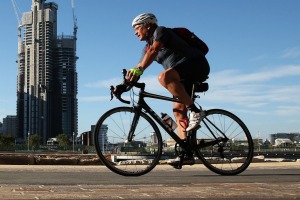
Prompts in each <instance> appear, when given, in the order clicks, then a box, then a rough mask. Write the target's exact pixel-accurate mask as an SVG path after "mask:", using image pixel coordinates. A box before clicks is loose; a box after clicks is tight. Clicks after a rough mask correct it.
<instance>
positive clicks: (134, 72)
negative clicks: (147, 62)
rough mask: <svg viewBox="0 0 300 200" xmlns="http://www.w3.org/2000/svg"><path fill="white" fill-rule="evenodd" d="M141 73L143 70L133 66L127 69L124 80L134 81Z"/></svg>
mask: <svg viewBox="0 0 300 200" xmlns="http://www.w3.org/2000/svg"><path fill="white" fill-rule="evenodd" d="M142 74H143V71H142V70H141V69H139V68H133V69H130V70H128V71H127V74H126V80H128V81H131V82H136V81H137V80H138V79H139V77H140V76H141V75H142Z"/></svg>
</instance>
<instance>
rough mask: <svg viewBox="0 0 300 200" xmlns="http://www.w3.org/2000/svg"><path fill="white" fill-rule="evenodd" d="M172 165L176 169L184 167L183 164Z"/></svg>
mask: <svg viewBox="0 0 300 200" xmlns="http://www.w3.org/2000/svg"><path fill="white" fill-rule="evenodd" d="M172 167H174V168H175V169H182V165H174V166H172Z"/></svg>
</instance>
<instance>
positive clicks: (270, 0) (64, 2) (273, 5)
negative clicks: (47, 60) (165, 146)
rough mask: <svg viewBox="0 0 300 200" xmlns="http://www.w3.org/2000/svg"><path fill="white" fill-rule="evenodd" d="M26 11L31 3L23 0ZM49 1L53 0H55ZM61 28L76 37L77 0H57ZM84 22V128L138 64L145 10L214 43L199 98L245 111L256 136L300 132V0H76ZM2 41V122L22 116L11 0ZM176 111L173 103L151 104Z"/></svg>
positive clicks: (151, 83)
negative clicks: (138, 26) (137, 20)
mask: <svg viewBox="0 0 300 200" xmlns="http://www.w3.org/2000/svg"><path fill="white" fill-rule="evenodd" d="M16 2H17V4H18V7H19V10H20V11H21V12H27V11H30V8H31V7H30V6H31V0H16ZM47 2H50V1H48V0H47ZM54 2H56V3H57V4H58V5H59V10H58V33H59V34H62V33H64V34H72V31H73V29H72V28H73V18H72V9H71V0H56V1H54ZM74 2H75V13H76V16H77V19H78V26H79V29H78V43H77V55H78V57H79V60H78V62H77V72H78V78H79V80H78V101H79V104H78V109H79V118H78V129H79V133H81V132H83V131H87V130H90V126H91V125H92V124H95V123H96V121H97V120H98V118H99V117H100V116H101V114H103V113H104V112H105V111H107V110H108V109H110V108H113V107H116V106H123V105H122V103H120V102H118V101H116V100H113V101H109V100H110V93H109V86H110V85H116V84H118V83H120V82H121V73H120V72H121V69H123V68H127V69H128V68H131V67H133V66H135V65H136V64H137V62H138V61H139V59H140V56H141V49H142V48H143V45H144V43H142V42H140V41H139V40H138V38H137V37H136V36H135V35H134V32H133V29H132V28H131V21H132V19H133V18H134V17H135V16H136V15H138V14H140V13H143V12H152V13H154V14H156V16H157V18H158V21H159V24H160V25H163V26H168V27H178V26H184V27H187V28H189V29H191V30H192V31H194V32H195V33H196V34H197V35H198V36H200V37H201V38H202V39H203V40H204V41H205V42H206V43H207V44H208V46H209V48H210V52H209V53H208V54H207V59H208V61H209V63H210V66H211V74H210V78H209V80H208V82H209V84H210V90H209V91H208V92H207V93H205V95H202V97H201V99H200V100H198V101H197V102H198V103H200V104H201V105H202V107H203V108H204V109H210V108H222V109H227V110H229V111H231V112H233V113H235V114H236V115H238V116H239V117H240V118H241V119H242V120H243V121H244V122H245V123H246V124H247V126H248V128H249V130H250V131H251V133H252V135H253V137H254V138H257V137H258V135H259V136H260V138H263V139H266V138H268V136H269V134H272V133H276V132H300V115H299V113H300V12H299V8H300V1H298V0H287V1H283V0H264V1H261V0H252V1H240V0H226V1H223V0H176V1H174V0H164V1H158V0H143V1H140V0H109V1H108V0H107V1H104V0H103V1H102V0H88V1H87V0H74ZM0 19H2V20H3V19H4V20H5V22H4V23H2V25H1V26H2V27H1V31H0V38H1V47H0V71H1V73H0V121H2V118H3V117H5V116H6V115H15V114H16V83H17V65H16V63H15V61H16V59H17V20H16V17H15V13H14V10H13V6H12V3H11V1H10V0H2V1H1V6H0ZM162 70H163V68H162V67H161V66H160V65H158V64H156V63H153V64H152V65H151V67H149V68H148V69H147V71H146V72H145V73H144V75H143V76H142V79H141V80H143V81H144V82H146V83H148V91H150V92H157V93H160V94H165V95H169V94H168V92H167V91H166V90H165V89H164V88H162V87H161V86H160V85H159V83H158V81H157V75H158V74H159V73H160V72H161V71H162ZM150 105H152V106H153V108H154V109H155V110H156V111H158V112H160V111H166V112H168V113H169V114H172V113H171V109H172V104H171V103H169V102H166V103H164V102H158V101H150Z"/></svg>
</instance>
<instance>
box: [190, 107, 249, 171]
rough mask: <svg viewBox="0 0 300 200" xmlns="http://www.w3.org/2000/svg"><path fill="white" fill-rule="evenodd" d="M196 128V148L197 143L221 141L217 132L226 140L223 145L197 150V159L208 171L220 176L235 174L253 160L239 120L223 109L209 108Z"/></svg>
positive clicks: (243, 126) (247, 137)
mask: <svg viewBox="0 0 300 200" xmlns="http://www.w3.org/2000/svg"><path fill="white" fill-rule="evenodd" d="M213 124H214V125H213ZM200 126H201V128H200V129H199V130H198V131H197V133H196V134H194V137H196V140H194V141H196V142H197V144H198V145H197V146H199V145H201V142H202V145H203V144H204V143H205V142H208V141H212V140H215V137H216V138H224V136H223V135H222V134H221V133H220V131H222V132H223V133H224V134H225V135H226V137H227V138H228V141H227V142H225V143H224V142H222V143H221V142H220V143H218V144H215V145H212V146H208V147H205V148H204V147H202V148H197V150H196V154H197V155H198V158H199V159H200V160H201V161H202V163H203V164H204V165H205V166H206V167H207V168H208V169H209V170H211V171H213V172H215V173H217V174H220V175H237V174H240V173H242V172H243V171H244V170H246V169H247V167H248V166H249V165H250V163H251V161H252V158H253V140H252V137H251V134H250V132H249V130H248V128H247V127H246V125H245V124H244V123H243V122H242V120H240V119H239V118H238V117H237V116H235V115H234V114H232V113H230V112H228V111H226V110H221V109H211V110H208V111H206V117H205V118H204V119H203V120H202V121H201V123H200ZM209 129H210V130H209ZM211 131H212V132H213V133H214V135H215V137H213V136H212V134H211V133H210V132H211Z"/></svg>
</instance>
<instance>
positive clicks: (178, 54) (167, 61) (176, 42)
mask: <svg viewBox="0 0 300 200" xmlns="http://www.w3.org/2000/svg"><path fill="white" fill-rule="evenodd" d="M154 41H160V42H162V43H163V44H164V48H162V49H161V50H160V51H159V53H158V55H157V57H156V59H155V60H156V61H157V62H158V63H159V64H162V65H163V67H164V68H165V69H168V68H170V67H174V66H176V65H177V64H180V63H182V62H184V61H187V60H188V59H192V58H195V57H199V56H201V52H200V51H199V50H197V49H195V48H194V47H191V46H190V45H188V44H187V43H186V42H185V41H184V40H183V39H182V38H180V37H179V36H178V35H177V34H176V33H174V32H173V31H172V30H171V29H170V28H166V27H163V26H159V27H157V28H156V29H155V31H154V33H153V36H152V38H151V39H150V43H149V44H148V45H150V46H151V45H152V44H153V42H154ZM146 50H147V47H145V48H144V49H143V55H142V58H143V56H144V55H145V53H146Z"/></svg>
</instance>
